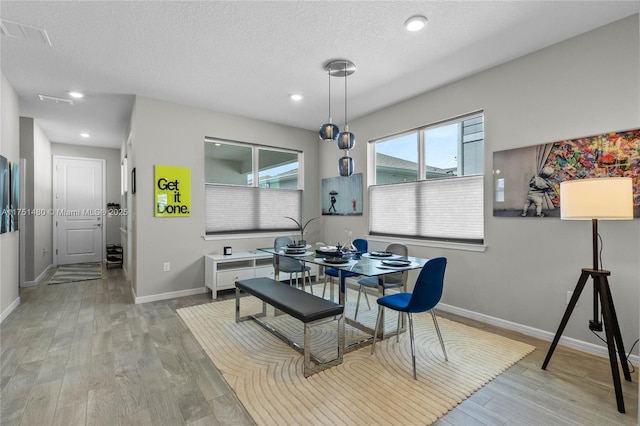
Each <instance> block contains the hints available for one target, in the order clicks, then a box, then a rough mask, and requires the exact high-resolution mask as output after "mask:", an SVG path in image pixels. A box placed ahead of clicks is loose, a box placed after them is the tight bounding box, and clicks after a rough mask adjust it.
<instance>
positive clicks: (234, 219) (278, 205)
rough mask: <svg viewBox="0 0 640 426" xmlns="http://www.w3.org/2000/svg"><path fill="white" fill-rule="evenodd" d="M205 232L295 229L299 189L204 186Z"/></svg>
mask: <svg viewBox="0 0 640 426" xmlns="http://www.w3.org/2000/svg"><path fill="white" fill-rule="evenodd" d="M205 207H206V209H205V211H206V215H207V216H206V233H207V235H211V234H223V233H224V234H228V233H234V232H256V231H258V232H259V231H282V230H297V229H298V228H297V227H296V225H295V223H294V222H293V221H292V220H290V219H287V218H286V217H285V216H290V217H293V218H295V219H296V220H298V221H300V220H301V216H302V190H292V189H273V188H256V187H243V186H233V185H211V184H208V185H205Z"/></svg>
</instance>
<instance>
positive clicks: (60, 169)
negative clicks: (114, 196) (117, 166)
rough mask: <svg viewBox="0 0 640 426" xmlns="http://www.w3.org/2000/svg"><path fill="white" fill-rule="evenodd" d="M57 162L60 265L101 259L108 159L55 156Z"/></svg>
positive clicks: (57, 221) (58, 262)
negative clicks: (105, 174)
mask: <svg viewBox="0 0 640 426" xmlns="http://www.w3.org/2000/svg"><path fill="white" fill-rule="evenodd" d="M55 163H56V164H55V165H54V166H55V169H54V170H55V171H56V175H57V176H56V182H57V188H56V194H55V205H56V208H55V224H56V228H55V232H56V237H57V238H56V240H57V241H56V247H55V249H56V257H57V264H58V265H66V264H70V263H86V262H101V261H102V259H103V247H104V244H103V243H102V241H103V225H104V213H105V207H104V206H105V200H104V166H105V164H104V163H105V161H104V160H100V159H91V158H70V157H56V158H55Z"/></svg>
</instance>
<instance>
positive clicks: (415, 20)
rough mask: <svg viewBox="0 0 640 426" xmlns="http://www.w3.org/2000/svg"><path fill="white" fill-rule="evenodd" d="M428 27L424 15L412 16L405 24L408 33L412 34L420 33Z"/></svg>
mask: <svg viewBox="0 0 640 426" xmlns="http://www.w3.org/2000/svg"><path fill="white" fill-rule="evenodd" d="M426 25H427V18H425V17H424V16H422V15H415V16H412V17H411V18H409V19H407V21H406V22H405V23H404V27H405V28H406V29H407V31H411V32H414V31H420V30H421V29H423V28H424V27H425V26H426Z"/></svg>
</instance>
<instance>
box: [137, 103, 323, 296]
mask: <svg viewBox="0 0 640 426" xmlns="http://www.w3.org/2000/svg"><path fill="white" fill-rule="evenodd" d="M130 132H131V133H130V142H131V144H130V145H127V148H126V151H127V152H126V155H127V158H128V160H129V168H132V167H135V168H136V175H137V193H136V194H135V195H133V196H132V203H131V209H132V222H133V224H132V230H131V232H132V238H133V243H132V246H133V247H132V248H131V250H133V251H132V253H133V256H134V259H133V265H132V269H135V271H132V274H131V278H132V281H133V282H132V284H133V290H134V291H135V293H136V296H138V297H145V296H153V295H158V294H162V293H168V292H181V291H183V292H184V291H187V292H188V291H189V290H191V291H199V290H201V289H202V288H203V285H204V261H203V256H204V255H205V254H214V253H222V249H223V247H224V246H232V247H233V251H234V252H240V251H249V250H255V248H257V247H269V246H272V245H273V239H274V236H273V235H271V236H256V237H255V238H242V239H231V240H230V239H229V238H226V239H224V240H217V241H205V240H204V239H203V238H202V237H203V235H204V233H205V230H204V226H205V216H204V138H205V137H206V136H209V137H214V138H222V139H228V140H236V141H242V142H250V143H257V144H264V145H269V146H276V147H281V148H290V149H296V150H302V151H303V156H304V158H305V159H306V160H307V161H305V164H304V180H305V183H306V185H305V195H304V200H303V202H304V210H305V217H307V218H309V217H311V215H314V214H315V215H317V212H319V211H320V200H319V196H318V194H319V192H318V191H319V190H318V188H319V179H318V175H319V170H318V163H317V161H313V159H315V158H317V153H318V137H317V136H316V135H315V133H314V132H311V131H307V130H300V129H295V128H292V127H286V126H281V125H277V124H273V123H267V122H264V121H259V120H253V119H249V118H242V117H237V116H232V115H228V114H222V113H216V112H213V111H207V110H203V109H199V108H192V107H187V106H182V105H176V104H172V103H168V102H163V101H158V100H153V99H149V98H143V97H137V98H136V102H135V106H134V109H133V112H132V119H131V126H130ZM156 164H158V165H168V166H178V167H189V168H191V211H192V214H191V216H190V217H186V218H171V217H164V218H156V217H154V216H153V213H154V200H153V188H154V186H153V185H154V184H153V176H154V165H156ZM230 207H231V208H237V209H241V208H242V206H230ZM274 208H277V206H274ZM314 222H315V224H314V227H311V226H310V228H311V229H309V231H310V232H311V234H310V238H312V239H314V240H315V239H317V238H319V229H320V227H321V223H319V222H320V221H314ZM164 262H170V264H171V271H169V272H163V268H162V267H163V263H164ZM183 294H184V293H183Z"/></svg>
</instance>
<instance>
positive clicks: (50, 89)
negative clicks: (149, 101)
mask: <svg viewBox="0 0 640 426" xmlns="http://www.w3.org/2000/svg"><path fill="white" fill-rule="evenodd" d="M639 10H640V2H638V1H547V2H544V1H491V2H489V1H486V2H485V1H410V2H403V1H375V2H367V1H353V2H346V1H304V2H303V1H297V2H292V1H278V2H266V1H264V2H244V1H233V2H222V1H210V2H195V1H191V2H173V1H171V2H169V1H156V2H144V1H142V2H129V1H122V2H116V1H112V2H101V1H71V2H61V1H44V2H38V1H2V4H1V8H0V15H1V17H2V19H3V20H9V21H14V22H18V23H22V24H26V25H30V26H33V27H37V28H42V29H44V30H46V31H47V34H48V35H49V38H50V40H51V46H47V45H45V44H43V43H41V42H36V41H28V40H22V39H18V38H11V37H7V36H2V38H1V39H0V42H1V43H2V44H1V46H0V47H1V50H2V56H1V67H2V73H3V74H4V75H5V76H6V77H7V79H8V80H9V82H10V83H11V85H12V86H13V87H14V88H15V90H16V92H17V93H18V96H19V100H20V114H21V115H23V116H29V117H34V118H36V119H38V121H39V123H40V125H41V127H42V129H43V130H44V131H45V133H46V134H47V136H48V137H49V138H50V139H51V140H52V141H53V142H61V143H77V144H88V145H95V146H105V147H120V145H121V143H122V142H123V140H124V138H125V131H126V125H127V122H128V119H129V114H130V111H131V107H132V103H133V96H134V95H141V96H147V97H152V98H156V99H163V100H168V101H172V102H176V103H181V104H186V105H191V106H197V107H203V108H207V109H211V110H216V111H223V112H227V113H231V114H238V115H243V116H248V117H253V118H258V119H263V120H268V121H272V122H276V123H282V124H286V125H290V126H294V127H300V128H305V129H314V130H315V129H317V128H318V127H319V125H320V124H321V123H323V122H324V121H325V120H326V119H327V106H328V99H327V98H328V87H327V85H328V77H327V76H326V74H325V73H324V72H323V69H322V66H323V64H324V63H325V62H326V61H327V60H330V59H335V58H347V59H350V60H351V61H353V62H354V63H355V64H356V66H357V72H356V73H355V74H353V75H352V76H351V77H349V79H348V89H349V99H348V100H349V119H350V120H351V119H354V118H357V117H359V116H362V115H364V114H367V113H369V112H372V111H375V110H378V109H380V108H383V107H385V106H388V105H391V104H393V103H396V102H398V101H401V100H404V99H407V98H409V97H412V96H415V95H417V94H419V93H423V92H425V91H428V90H431V89H433V88H435V87H439V86H442V85H444V84H447V83H450V82H452V81H455V80H459V79H461V78H464V77H466V76H468V75H471V74H474V73H476V72H479V71H481V70H485V69H488V68H490V67H493V66H496V65H498V64H501V63H504V62H506V61H509V60H511V59H514V58H517V57H519V56H522V55H524V54H527V53H530V52H532V51H535V50H538V49H541V48H543V47H546V46H548V45H551V44H554V43H557V42H559V41H562V40H565V39H567V38H570V37H572V36H575V35H578V34H580V33H583V32H586V31H589V30H591V29H594V28H597V27H599V26H602V25H605V24H607V23H610V22H613V21H615V20H618V19H621V18H624V17H626V16H629V15H632V14H634V13H638V11H639ZM414 14H422V15H425V16H427V18H428V19H429V23H428V27H427V29H426V30H425V31H422V32H420V33H409V32H407V31H406V30H404V28H403V25H402V24H403V22H404V21H405V20H406V19H407V18H409V17H410V16H412V15H414ZM343 82H344V81H343V80H342V79H336V78H334V79H332V101H333V102H332V115H333V118H334V122H336V123H338V124H341V123H342V122H343V120H344V117H343V115H344V112H343V97H344V88H343ZM69 90H80V91H83V92H84V93H85V94H86V97H85V98H84V99H81V100H79V101H74V102H75V105H74V106H69V105H67V104H62V103H58V104H56V103H45V102H42V101H40V100H39V99H38V98H37V95H38V94H45V95H52V96H58V97H64V98H67V97H68V96H67V92H68V91H69ZM294 92H296V93H301V94H303V96H304V99H303V100H302V101H301V102H299V103H294V102H293V101H291V100H290V99H289V98H288V95H289V94H290V93H294ZM85 131H86V132H88V133H90V134H91V135H92V137H91V139H90V140H89V141H87V140H84V139H81V138H80V137H79V133H81V132H85Z"/></svg>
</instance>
